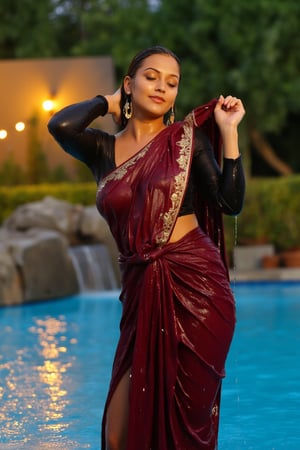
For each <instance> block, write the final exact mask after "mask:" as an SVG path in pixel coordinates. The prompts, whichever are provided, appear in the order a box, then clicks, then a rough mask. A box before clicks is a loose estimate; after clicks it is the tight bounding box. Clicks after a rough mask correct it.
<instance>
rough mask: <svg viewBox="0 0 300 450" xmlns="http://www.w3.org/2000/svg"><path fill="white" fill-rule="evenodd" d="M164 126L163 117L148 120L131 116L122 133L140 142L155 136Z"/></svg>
mask: <svg viewBox="0 0 300 450" xmlns="http://www.w3.org/2000/svg"><path fill="white" fill-rule="evenodd" d="M164 128H166V125H165V124H164V122H163V118H159V119H155V120H148V121H146V120H139V119H136V118H131V119H130V120H129V122H128V124H127V126H126V128H125V129H124V130H123V132H122V134H123V135H127V137H131V138H133V139H134V140H135V141H136V142H141V141H144V140H145V139H146V140H147V138H151V137H153V136H155V135H156V134H158V133H159V132H160V131H161V130H163V129H164Z"/></svg>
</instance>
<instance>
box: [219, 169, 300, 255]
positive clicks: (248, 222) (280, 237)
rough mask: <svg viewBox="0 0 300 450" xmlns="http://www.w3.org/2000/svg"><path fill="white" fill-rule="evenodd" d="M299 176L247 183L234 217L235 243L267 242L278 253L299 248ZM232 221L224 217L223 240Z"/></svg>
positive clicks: (263, 179)
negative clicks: (243, 201) (238, 212)
mask: <svg viewBox="0 0 300 450" xmlns="http://www.w3.org/2000/svg"><path fill="white" fill-rule="evenodd" d="M299 205H300V176H299V175H293V176H288V177H281V178H257V179H251V180H249V181H248V182H247V187H246V197H245V204H244V208H243V211H242V213H241V214H240V216H239V217H238V240H237V242H238V244H240V245H247V244H251V243H252V244H255V243H257V244H258V243H270V244H273V245H274V246H275V248H276V249H277V250H278V251H281V250H286V249H290V248H294V247H299V246H300V215H299ZM232 221H233V219H232V218H228V217H226V218H225V224H226V238H227V242H228V244H227V245H228V246H229V248H230V247H232V245H233V238H232V236H231V235H230V228H231V229H232V223H233V222H232Z"/></svg>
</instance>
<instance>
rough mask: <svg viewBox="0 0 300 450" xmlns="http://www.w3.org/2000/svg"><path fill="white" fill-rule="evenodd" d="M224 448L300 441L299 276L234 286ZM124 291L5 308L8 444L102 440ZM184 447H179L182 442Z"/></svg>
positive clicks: (0, 360) (4, 440)
mask: <svg viewBox="0 0 300 450" xmlns="http://www.w3.org/2000/svg"><path fill="white" fill-rule="evenodd" d="M234 290H235V297H236V301H237V319H238V323H237V329H236V333H235V337H234V340H233V344H232V347H231V351H230V355H229V358H228V362H227V377H226V379H225V381H224V384H223V397H222V405H221V423H220V445H219V449H220V450H244V449H249V450H250V449H257V450H279V449H284V450H299V449H300V431H299V430H300V381H299V380H300V283H292V282H289V283H257V284H256V283H250V284H237V285H236V286H235V288H234ZM119 316H120V305H119V302H118V301H117V300H116V293H115V292H113V293H104V294H101V295H100V294H89V295H81V296H76V297H72V298H68V299H62V300H57V301H50V302H44V303H37V304H33V305H26V306H21V307H10V308H2V309H0V405H1V408H0V449H1V450H6V449H10V450H11V449H16V450H22V449H28V450H33V449H36V450H43V449H45V450H48V449H49V450H51V449H56V450H73V449H74V450H75V449H79V450H84V449H92V450H97V449H99V440H100V421H101V415H102V410H103V403H104V400H105V396H106V391H107V386H108V383H109V378H110V368H111V363H112V357H113V352H114V347H115V344H116V340H117V338H118V322H119ZM174 450H175V449H174Z"/></svg>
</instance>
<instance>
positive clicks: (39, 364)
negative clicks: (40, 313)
mask: <svg viewBox="0 0 300 450" xmlns="http://www.w3.org/2000/svg"><path fill="white" fill-rule="evenodd" d="M67 327H68V324H67V322H66V320H65V317H64V316H59V317H58V318H54V317H46V318H43V319H34V318H33V319H32V321H31V324H30V325H29V326H28V328H27V333H25V335H24V338H23V342H24V347H22V348H20V347H19V348H17V350H15V352H14V353H13V351H10V347H11V350H12V349H13V348H16V347H13V345H12V344H13V343H14V337H15V330H13V329H12V328H11V327H6V329H5V333H4V334H3V337H2V336H1V338H2V342H1V350H3V351H1V355H0V379H1V382H0V384H1V386H0V402H1V409H0V421H1V449H6V448H7V449H13V448H18V449H20V448H30V449H35V448H39V449H42V448H47V449H51V448H54V449H56V448H57V449H58V448H59V449H60V450H64V449H66V450H69V449H74V448H79V447H78V446H77V444H76V442H73V441H72V442H64V438H63V432H64V431H65V430H66V429H67V428H68V427H69V423H68V422H67V421H66V420H64V411H65V408H66V407H67V406H68V404H69V400H68V398H69V395H68V394H69V391H70V390H72V383H71V377H70V375H69V371H70V369H71V367H72V365H73V363H74V361H75V357H74V356H72V346H74V345H76V344H77V340H76V338H75V337H72V338H67V337H66V334H67V333H66V332H67ZM68 335H69V336H70V333H68ZM21 342H22V341H21ZM3 355H6V356H5V359H6V360H5V359H4V356H3ZM39 433H41V436H42V435H43V441H44V442H45V433H47V440H46V441H47V444H44V445H45V446H44V447H43V444H42V443H41V441H40V440H39V437H38V434H39ZM35 442H36V444H35ZM58 442H59V444H58ZM21 443H22V446H21ZM26 443H30V446H29V447H28V446H26V447H24V446H23V445H24V444H26ZM15 445H17V447H14V446H15ZM80 448H90V446H89V445H87V446H83V445H82V444H81V445H80Z"/></svg>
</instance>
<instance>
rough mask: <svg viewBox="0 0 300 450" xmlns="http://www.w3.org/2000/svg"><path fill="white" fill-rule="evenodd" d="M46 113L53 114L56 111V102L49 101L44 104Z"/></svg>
mask: <svg viewBox="0 0 300 450" xmlns="http://www.w3.org/2000/svg"><path fill="white" fill-rule="evenodd" d="M43 109H44V111H48V112H52V111H53V110H54V101H53V100H51V99H47V100H45V101H44V102H43Z"/></svg>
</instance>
